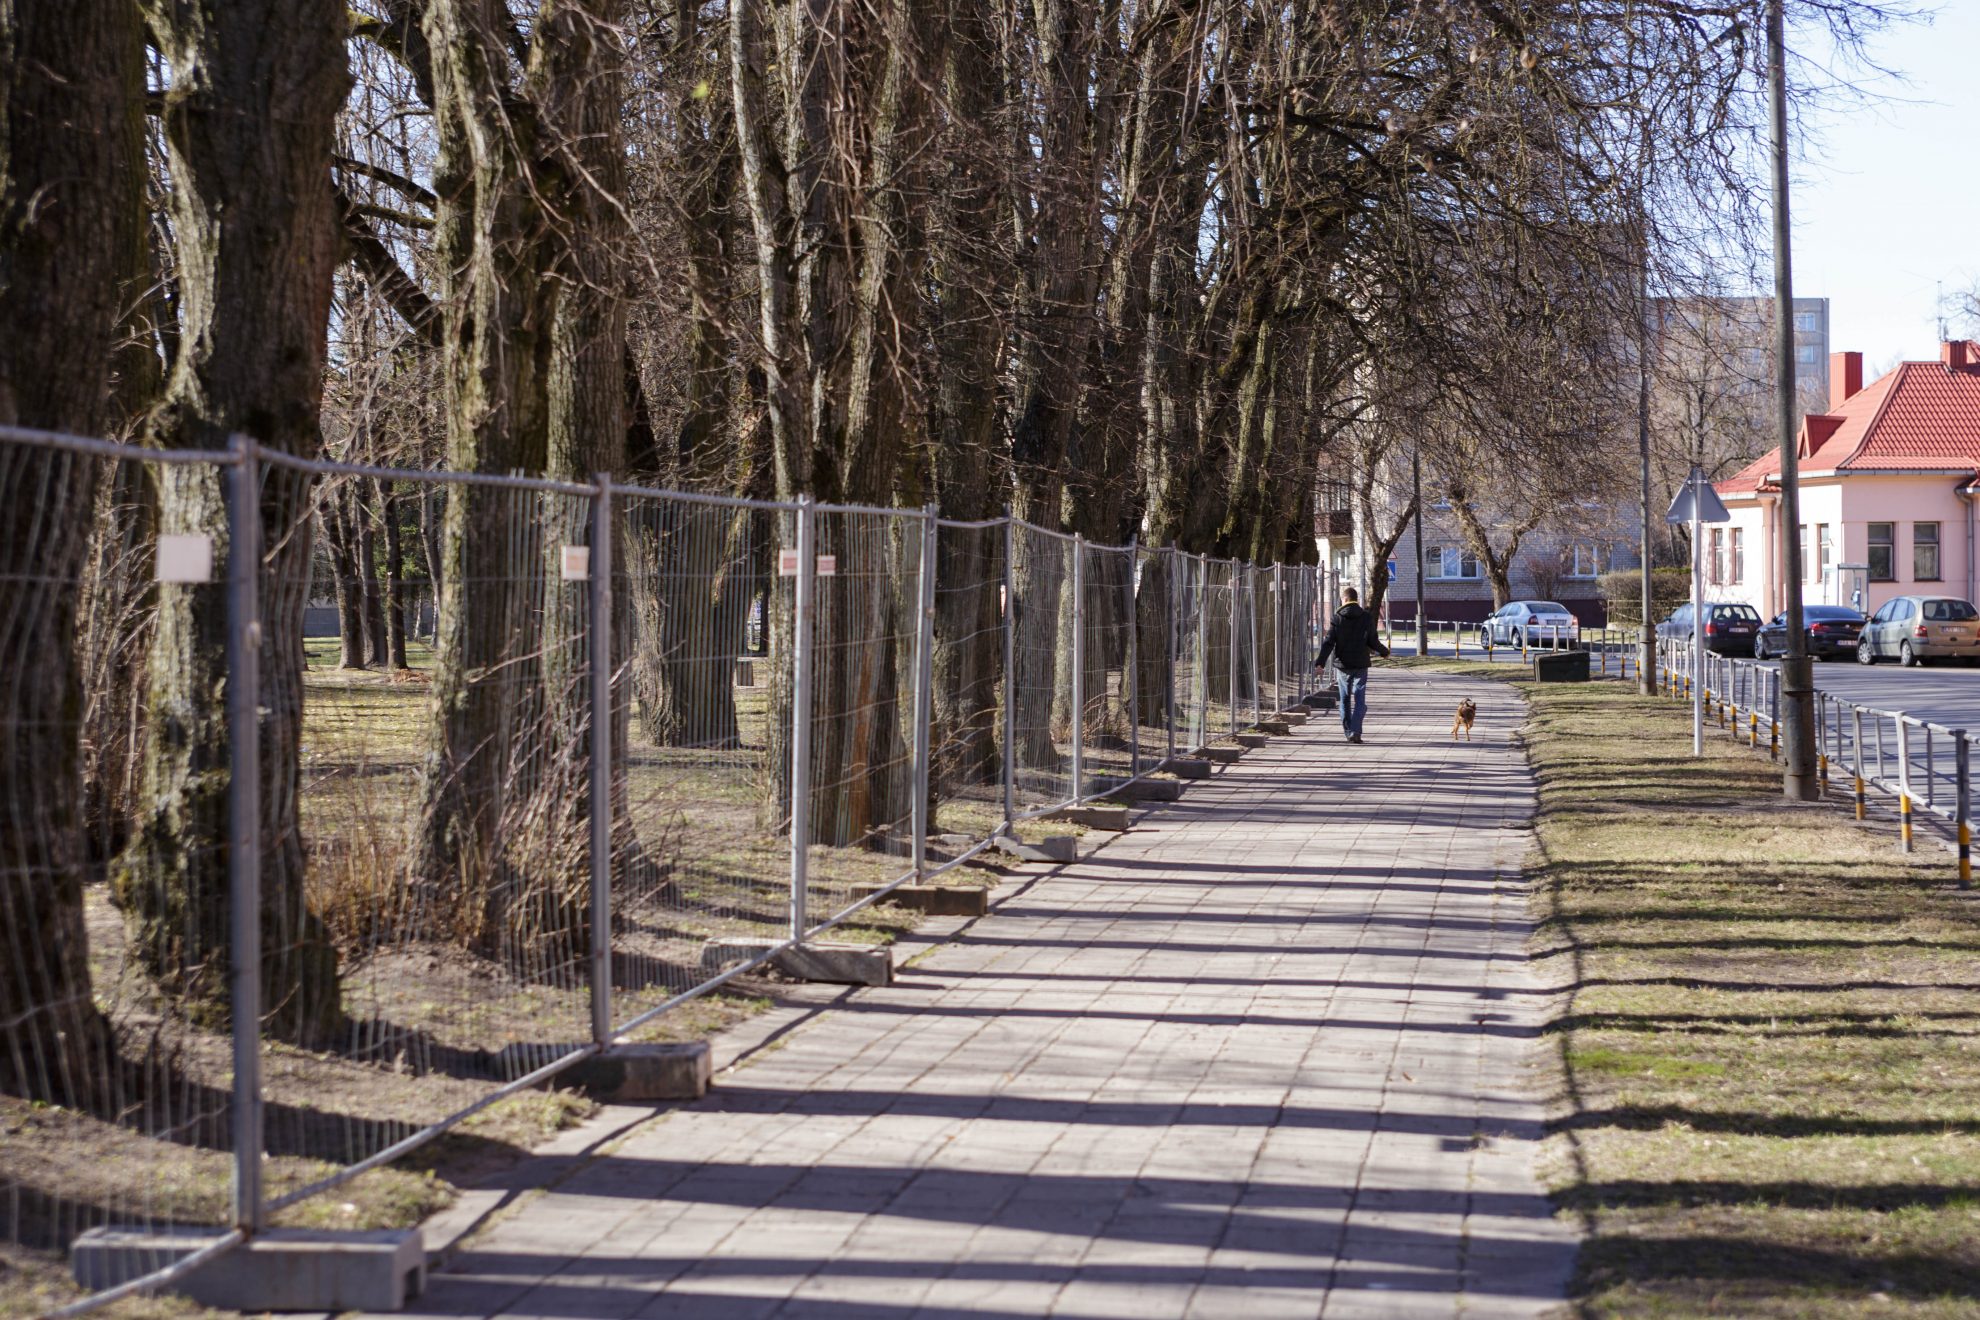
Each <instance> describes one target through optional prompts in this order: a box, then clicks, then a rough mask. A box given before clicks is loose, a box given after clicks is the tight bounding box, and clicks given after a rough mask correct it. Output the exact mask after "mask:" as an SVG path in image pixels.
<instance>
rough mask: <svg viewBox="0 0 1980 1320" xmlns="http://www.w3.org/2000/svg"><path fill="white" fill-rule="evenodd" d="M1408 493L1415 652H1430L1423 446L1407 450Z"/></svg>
mask: <svg viewBox="0 0 1980 1320" xmlns="http://www.w3.org/2000/svg"><path fill="white" fill-rule="evenodd" d="M1409 485H1410V493H1411V494H1412V495H1413V496H1414V497H1415V499H1416V653H1417V655H1419V656H1424V655H1428V654H1429V653H1430V634H1429V630H1428V629H1427V628H1426V627H1425V625H1424V622H1423V446H1422V445H1421V444H1417V445H1415V446H1413V447H1412V448H1411V449H1410V451H1409Z"/></svg>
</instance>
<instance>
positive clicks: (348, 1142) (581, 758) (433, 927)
mask: <svg viewBox="0 0 1980 1320" xmlns="http://www.w3.org/2000/svg"><path fill="white" fill-rule="evenodd" d="M305 480H307V474H305V473H302V472H299V471H296V470H293V469H290V468H286V467H284V466H282V465H279V464H271V465H270V466H268V468H267V479H266V483H265V486H264V494H263V500H262V503H263V508H264V512H266V511H268V510H270V509H276V508H281V509H287V510H292V511H293V517H292V518H291V521H290V522H289V524H288V525H287V526H281V525H271V526H270V527H269V544H268V547H267V552H266V556H265V558H264V563H263V569H264V581H265V583H266V591H265V595H266V596H267V598H268V599H270V600H273V601H279V602H281V604H280V606H279V609H280V610H281V611H294V610H298V609H299V610H301V611H302V612H303V617H304V620H308V619H310V618H316V619H323V618H325V617H326V616H327V615H329V614H331V613H335V614H337V615H338V616H340V617H341V618H342V620H343V626H342V628H341V629H340V630H338V631H337V632H336V633H335V634H334V635H333V634H332V631H331V630H329V629H325V628H323V627H320V626H319V627H315V628H312V627H310V626H308V624H307V623H306V622H305V626H304V627H302V628H301V629H299V630H298V629H293V628H291V627H283V626H274V627H272V628H271V632H272V633H273V634H274V635H277V636H281V635H286V634H289V633H291V632H294V633H295V634H296V635H299V636H300V637H301V638H302V643H303V651H304V653H305V655H306V657H307V664H306V667H304V668H303V669H302V671H301V672H300V674H299V675H298V677H299V679H300V682H299V684H298V685H297V688H296V690H295V695H296V697H297V698H298V700H297V701H296V703H295V708H296V712H297V715H298V716H299V733H300V742H301V748H300V752H301V754H300V758H299V766H300V776H299V779H298V780H297V782H296V783H295V784H294V785H293V786H291V791H292V792H293V793H294V795H295V799H296V807H295V809H294V810H293V812H291V811H287V810H285V809H284V808H283V805H282V798H283V794H282V793H281V792H280V791H279V790H278V792H277V793H275V794H273V795H270V796H269V798H268V799H267V800H266V801H265V802H264V812H265V813H266V814H267V815H268V817H269V819H268V821H267V824H268V828H269V830H270V838H269V842H268V844H267V847H268V849H269V855H268V856H267V857H266V858H265V860H264V866H263V887H262V895H261V901H262V921H261V925H262V930H263V934H264V942H265V944H264V951H263V957H264V960H265V961H266V962H267V963H268V964H269V966H270V969H271V970H270V972H269V975H268V976H267V977H266V978H265V979H266V980H267V981H268V986H269V989H268V993H269V995H270V1004H271V1006H272V1005H273V1004H275V1003H287V1004H290V1005H292V1006H293V1010H294V1012H293V1014H292V1016H293V1017H294V1019H295V1022H296V1024H297V1025H296V1026H295V1027H294V1028H293V1029H285V1028H284V1027H283V1026H282V1024H281V1018H280V1017H279V1015H271V1017H270V1019H269V1020H268V1022H267V1023H266V1025H265V1028H264V1051H263V1060H262V1069H263V1074H264V1077H265V1080H266V1082H267V1085H268V1087H269V1089H270V1096H271V1102H272V1101H274V1100H275V1098H276V1096H275V1093H276V1089H277V1087H278V1086H280V1085H281V1084H282V1082H283V1080H284V1079H292V1081H293V1085H294V1086H295V1087H296V1088H297V1089H299V1090H301V1089H305V1088H306V1089H308V1090H309V1091H310V1092H311V1095H310V1099H309V1101H308V1102H307V1103H302V1102H300V1101H299V1102H298V1103H296V1104H293V1105H284V1104H280V1103H271V1105H270V1107H269V1110H268V1114H267V1117H266V1122H265V1129H266V1150H267V1155H268V1167H267V1171H266V1175H265V1182H266V1187H267V1193H268V1196H269V1208H270V1209H271V1210H280V1209H281V1208H283V1207H285V1206H288V1205H291V1204H294V1203H296V1202H298V1201H300V1200H302V1199H304V1198H306V1197H308V1196H310V1195H313V1194H315V1193H317V1192H320V1191H324V1190H327V1189H328V1188H330V1187H333V1186H338V1185H340V1184H342V1183H344V1182H346V1181H348V1180H349V1179H350V1178H351V1177H353V1176H354V1175H355V1174H357V1173H359V1172H362V1171H364V1170H365V1169H368V1168H370V1167H372V1166H373V1165H375V1164H377V1163H380V1162H382V1161H384V1160H386V1159H389V1158H392V1157H395V1156H396V1155H399V1154H402V1153H405V1152H406V1151H407V1150H408V1149H409V1148H410V1146H412V1145H413V1144H416V1143H418V1142H419V1141H421V1140H424V1139H425V1138H428V1137H430V1136H432V1135H434V1134H435V1133H437V1132H438V1131H440V1130H441V1129H442V1128H444V1127H446V1126H449V1125H451V1123H452V1122H454V1121H457V1120H458V1118H459V1116H460V1114H461V1113H462V1111H464V1110H468V1109H471V1108H473V1107H475V1106H478V1105H484V1104H486V1103H488V1102H489V1101H490V1100H492V1099H493V1098H495V1097H496V1096H498V1095H499V1094H501V1093H503V1092H505V1091H507V1090H509V1089H514V1088H516V1087H519V1086H520V1085H522V1084H523V1083H524V1082H525V1079H528V1078H530V1077H531V1076H532V1075H534V1074H536V1073H537V1072H539V1071H540V1070H542V1069H545V1068H546V1067H549V1066H550V1065H553V1064H555V1063H557V1062H559V1061H563V1060H568V1059H569V1058H571V1057H573V1056H574V1054H575V1053H576V1052H578V1051H581V1050H583V1049H584V1048H586V1046H587V1044H588V1043H589V1041H590V1039H591V1036H592V1030H591V987H592V969H591V963H590V958H591V939H592V927H591V901H590V900H591V886H590V876H591V866H590V833H589V831H590V825H589V802H590V798H589V778H590V766H591V762H590V724H591V699H590V688H589V675H588V669H589V664H590V648H591V645H592V642H593V638H594V631H593V622H594V621H593V619H592V617H591V611H590V604H589V571H588V569H589V563H590V555H591V553H592V547H591V534H592V514H593V501H592V498H591V497H590V496H588V495H584V494H576V493H572V492H570V491H568V490H563V489H555V488H551V487H548V486H546V485H542V484H535V483H526V482H513V483H505V484H481V483H468V482H462V481H457V480H449V479H446V478H437V477H429V476H420V477H407V478H406V479H405V480H404V481H403V482H401V483H397V484H399V485H402V486H404V487H407V488H409V489H410V490H411V491H412V492H413V493H414V498H412V499H411V500H410V501H408V502H407V504H404V505H401V504H393V505H390V506H388V505H387V504H386V502H385V501H383V500H375V501H374V500H372V499H371V494H372V492H368V491H367V489H366V488H367V487H369V486H371V485H373V484H374V483H372V481H371V479H370V478H368V477H365V476H361V475H350V474H344V475H337V476H330V477H326V478H322V479H319V480H317V481H316V483H315V486H314V490H313V498H310V499H308V500H300V501H299V500H295V499H292V498H289V497H288V496H286V495H281V496H276V495H271V494H270V492H269V489H268V488H270V487H273V486H275V485H277V484H278V483H283V484H287V483H292V482H303V481H305ZM422 487H434V488H438V490H439V492H440V503H441V504H442V506H443V512H442V518H443V525H442V527H441V528H440V529H438V531H439V549H438V552H437V554H436V555H435V556H434V557H433V558H431V559H430V560H429V561H428V564H429V567H430V568H431V570H432V572H433V575H434V576H435V577H437V578H438V580H439V589H438V598H437V605H435V606H429V605H428V604H427V601H428V600H429V599H430V597H428V596H426V594H425V593H426V591H427V589H428V587H427V584H422V583H415V584H414V585H413V586H412V587H411V588H410V589H408V590H406V591H402V592H401V593H400V594H399V596H398V598H397V599H396V601H395V600H393V599H392V598H391V596H390V593H383V592H380V593H374V592H373V591H372V590H371V589H370V587H369V586H368V584H367V582H366V579H367V578H369V577H370V576H372V575H373V574H374V573H375V572H376V569H377V566H378V559H377V556H376V553H375V552H374V551H373V550H372V548H371V546H372V544H374V543H375V542H374V538H372V537H370V536H367V535H365V534H364V530H363V526H362V524H363V523H364V522H366V521H372V520H375V516H376V514H377V512H378V511H379V510H380V509H384V508H387V507H391V508H394V509H398V508H404V507H420V508H424V507H430V505H431V503H432V502H430V501H428V500H426V499H425V498H423V496H424V494H425V491H424V490H422V489H421V488H422ZM339 523H342V524H343V525H342V526H339V525H338V524H339ZM401 530H402V531H403V530H404V529H401ZM312 537H314V538H315V541H316V545H317V547H318V550H317V552H316V553H314V554H311V553H308V551H307V549H305V551H304V552H303V553H301V554H295V553H292V552H291V551H290V550H288V549H285V543H288V544H289V545H294V544H300V545H302V546H303V547H308V546H309V545H310V544H311V541H312ZM354 602H355V603H357V604H359V605H360V606H361V608H362V612H363V618H362V626H361V627H355V628H354V627H352V626H351V621H350V619H349V612H350V610H351V609H352V607H353V603H354ZM428 619H430V620H431V625H432V626H431V631H430V632H428V633H427V634H426V635H425V636H423V637H422V636H420V624H421V622H422V621H424V620H428ZM354 634H355V635H354ZM395 638H396V640H395ZM401 648H402V654H398V653H397V652H398V651H399V650H400V649H401ZM380 658H382V659H384V661H385V663H384V664H382V665H381V664H378V663H376V661H377V660H378V659H380ZM400 659H403V661H404V664H403V665H399V664H397V663H396V661H398V660H400ZM267 682H268V676H266V675H265V676H264V683H265V684H266V683H267ZM263 698H264V700H263V705H264V709H265V710H266V711H267V714H266V715H265V716H264V731H263V743H264V745H268V744H271V743H273V742H276V741H278V740H279V739H280V738H281V737H282V736H283V735H282V733H281V731H280V730H279V728H277V729H275V730H274V731H272V732H271V730H270V727H269V725H270V723H277V724H279V721H280V719H281V712H282V710H283V709H284V707H285V706H286V705H287V704H288V703H287V702H286V700H285V699H284V697H283V696H282V695H281V692H280V691H279V689H276V688H273V687H269V688H266V689H265V690H264V694H263ZM285 827H286V832H285ZM291 877H293V879H291ZM293 1045H304V1046H306V1047H309V1048H310V1049H313V1050H315V1051H316V1052H317V1053H316V1054H315V1055H314V1056H310V1055H299V1054H297V1053H296V1052H295V1051H294V1050H292V1049H291V1048H289V1047H290V1046H293ZM387 1079H397V1080H398V1081H399V1083H400V1085H399V1087H398V1094H396V1095H395V1096H393V1098H392V1099H390V1100H389V1101H385V1102H382V1103H381V1099H380V1097H381V1095H384V1094H387V1093H389V1092H390V1090H391V1089H392V1083H391V1081H388V1080H387ZM382 1176H384V1177H386V1178H388V1179H390V1178H392V1177H397V1176H400V1175H382Z"/></svg>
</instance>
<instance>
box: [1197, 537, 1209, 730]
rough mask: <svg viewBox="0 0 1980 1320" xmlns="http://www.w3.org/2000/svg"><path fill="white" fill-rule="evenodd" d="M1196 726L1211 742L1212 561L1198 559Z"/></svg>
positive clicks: (1204, 556) (1206, 558) (1201, 556)
mask: <svg viewBox="0 0 1980 1320" xmlns="http://www.w3.org/2000/svg"><path fill="white" fill-rule="evenodd" d="M1196 567H1197V574H1196V577H1197V582H1196V725H1195V727H1196V728H1197V729H1199V730H1200V731H1201V732H1202V736H1203V741H1204V742H1206V743H1207V742H1209V741H1210V684H1209V682H1208V680H1209V677H1210V671H1209V664H1210V607H1209V605H1208V601H1209V599H1210V559H1209V556H1207V555H1198V556H1197V557H1196Z"/></svg>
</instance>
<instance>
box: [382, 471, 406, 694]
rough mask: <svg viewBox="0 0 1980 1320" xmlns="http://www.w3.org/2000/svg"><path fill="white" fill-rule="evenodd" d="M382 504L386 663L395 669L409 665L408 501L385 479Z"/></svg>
mask: <svg viewBox="0 0 1980 1320" xmlns="http://www.w3.org/2000/svg"><path fill="white" fill-rule="evenodd" d="M378 502H379V506H380V507H381V508H382V509H383V510H384V512H385V663H386V664H387V665H389V666H390V667H391V668H393V669H405V668H408V667H409V666H408V665H407V664H406V580H405V545H404V541H403V537H404V530H403V528H401V526H400V523H399V520H400V518H401V517H402V516H403V515H404V512H405V502H404V501H403V500H401V499H400V498H399V496H397V495H396V494H394V493H393V492H392V488H391V487H390V486H389V485H386V484H384V483H383V482H381V483H380V484H379V492H378Z"/></svg>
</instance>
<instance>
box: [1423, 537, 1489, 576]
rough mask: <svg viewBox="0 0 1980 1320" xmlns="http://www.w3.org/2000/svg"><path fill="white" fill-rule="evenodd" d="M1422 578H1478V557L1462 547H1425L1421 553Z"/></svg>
mask: <svg viewBox="0 0 1980 1320" xmlns="http://www.w3.org/2000/svg"><path fill="white" fill-rule="evenodd" d="M1423 576H1424V577H1426V578H1475V577H1477V576H1478V556H1477V555H1474V554H1473V553H1471V551H1469V550H1466V549H1464V548H1463V547H1462V546H1455V545H1444V546H1437V545H1433V546H1427V547H1425V549H1424V552H1423Z"/></svg>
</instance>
